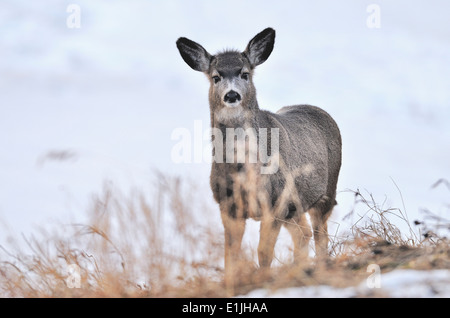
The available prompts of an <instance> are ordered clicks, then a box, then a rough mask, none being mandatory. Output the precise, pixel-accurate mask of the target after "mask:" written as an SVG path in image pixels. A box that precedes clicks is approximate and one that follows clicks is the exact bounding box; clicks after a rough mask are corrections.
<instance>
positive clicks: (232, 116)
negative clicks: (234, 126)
mask: <svg viewBox="0 0 450 318" xmlns="http://www.w3.org/2000/svg"><path fill="white" fill-rule="evenodd" d="M224 104H225V107H223V108H222V109H220V110H219V111H216V112H215V117H216V120H217V121H218V122H221V123H229V122H232V121H234V120H236V119H242V117H243V115H244V109H243V108H242V106H241V103H232V104H231V103H224Z"/></svg>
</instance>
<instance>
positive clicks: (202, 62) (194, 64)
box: [177, 38, 211, 72]
mask: <svg viewBox="0 0 450 318" xmlns="http://www.w3.org/2000/svg"><path fill="white" fill-rule="evenodd" d="M177 47H178V51H180V54H181V57H182V58H183V60H184V61H185V62H186V63H187V64H188V65H189V66H190V67H191V68H192V69H194V70H196V71H200V72H207V71H208V70H209V64H210V63H211V55H210V54H209V53H208V52H207V51H206V50H205V49H204V48H203V46H201V45H200V44H198V43H196V42H194V41H191V40H189V39H187V38H179V39H178V41H177Z"/></svg>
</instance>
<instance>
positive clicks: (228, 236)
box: [221, 211, 245, 295]
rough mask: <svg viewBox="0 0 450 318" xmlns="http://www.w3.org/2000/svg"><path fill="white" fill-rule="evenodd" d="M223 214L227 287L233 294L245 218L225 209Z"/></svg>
mask: <svg viewBox="0 0 450 318" xmlns="http://www.w3.org/2000/svg"><path fill="white" fill-rule="evenodd" d="M221 215H222V223H223V227H224V232H225V287H226V289H227V293H228V294H230V295H232V294H234V292H233V290H234V285H235V281H234V278H235V277H236V274H237V270H238V262H239V260H240V254H241V243H242V237H243V236H244V231H245V219H243V218H234V217H232V216H230V215H229V213H228V211H223V212H222V213H221Z"/></svg>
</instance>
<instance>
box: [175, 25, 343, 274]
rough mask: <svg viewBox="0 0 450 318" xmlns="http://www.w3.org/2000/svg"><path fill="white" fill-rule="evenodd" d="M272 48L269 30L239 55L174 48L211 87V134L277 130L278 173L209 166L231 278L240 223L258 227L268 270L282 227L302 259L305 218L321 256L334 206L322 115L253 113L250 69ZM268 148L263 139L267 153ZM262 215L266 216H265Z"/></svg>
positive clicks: (331, 155) (333, 137)
mask: <svg viewBox="0 0 450 318" xmlns="http://www.w3.org/2000/svg"><path fill="white" fill-rule="evenodd" d="M274 42H275V30H273V29H271V28H267V29H265V30H264V31H262V32H261V33H259V34H258V35H256V36H255V37H254V38H253V39H252V40H251V41H250V42H249V44H248V46H247V48H246V49H245V51H244V52H242V53H241V52H237V51H225V52H222V53H219V54H217V55H214V56H213V55H211V54H209V53H208V52H207V51H206V50H205V49H204V48H203V47H202V46H201V45H199V44H197V43H195V42H193V41H191V40H188V39H186V38H180V39H178V41H177V47H178V49H179V51H180V53H181V56H182V57H183V59H184V60H185V62H186V63H187V64H188V65H189V66H191V68H193V69H194V70H197V71H201V72H204V73H205V74H206V75H207V77H208V78H209V80H210V84H211V85H210V90H209V102H210V112H211V127H213V128H215V129H219V130H221V131H222V132H223V136H224V138H225V135H226V134H225V133H226V128H244V129H245V128H248V127H252V128H255V131H256V132H258V131H259V128H267V129H268V131H270V128H278V129H279V158H280V167H279V169H278V170H277V171H276V172H275V173H273V174H267V175H262V174H260V173H258V172H259V170H258V169H257V168H258V167H259V166H261V163H256V164H255V163H253V164H250V163H245V164H240V163H225V162H224V163H218V162H215V161H213V163H212V170H211V180H210V181H211V188H212V191H213V195H214V198H215V200H216V201H217V202H218V203H219V206H220V209H221V215H222V220H223V224H224V228H225V269H226V273H228V274H229V275H231V276H232V274H233V262H234V261H235V258H236V255H238V254H239V253H238V252H239V250H240V245H241V240H242V235H243V233H244V229H245V219H246V218H248V217H253V218H256V219H259V220H261V233H260V235H261V236H260V243H259V247H258V256H259V263H260V266H261V267H268V266H270V263H271V262H272V258H273V247H274V245H275V242H276V238H277V236H278V233H279V230H280V226H281V225H282V224H284V225H285V226H286V227H287V228H288V230H289V231H290V233H291V235H292V237H293V240H294V245H295V249H294V257H295V260H296V261H298V260H300V259H301V258H303V257H305V255H307V246H308V244H307V243H308V241H309V238H310V237H311V230H310V227H309V225H308V223H307V220H306V219H305V212H309V214H310V215H311V221H312V225H313V233H314V239H315V243H316V254H318V253H326V250H327V243H328V234H327V226H326V223H327V219H328V217H329V215H330V214H331V211H332V209H333V206H334V205H335V204H336V200H335V198H336V184H337V181H338V175H339V170H340V166H341V147H342V145H341V136H340V132H339V129H338V126H337V125H336V123H335V121H334V120H333V119H332V118H331V116H330V115H329V114H328V113H326V112H325V111H324V110H322V109H320V108H318V107H315V106H310V105H297V106H288V107H283V108H282V109H280V110H279V111H278V112H276V113H272V112H269V111H264V110H260V108H259V106H258V102H257V99H256V89H255V87H254V84H253V80H252V79H253V72H254V68H255V67H256V66H257V65H259V64H261V63H263V62H264V61H265V60H266V59H267V58H268V57H269V55H270V53H271V52H272V49H273V45H274ZM257 138H259V135H257ZM214 141H215V140H213V145H214ZM270 141H271V139H270V135H269V139H268V141H267V145H268V146H270ZM223 145H225V142H223ZM276 150H277V149H271V151H272V152H275V151H276ZM224 153H225V152H224ZM267 209H268V210H270V211H271V213H266V212H265V210H267ZM230 279H231V278H230Z"/></svg>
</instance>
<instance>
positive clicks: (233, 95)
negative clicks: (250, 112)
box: [223, 91, 241, 103]
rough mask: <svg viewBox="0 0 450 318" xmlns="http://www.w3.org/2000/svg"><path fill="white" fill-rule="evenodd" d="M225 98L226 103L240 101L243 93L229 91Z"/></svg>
mask: <svg viewBox="0 0 450 318" xmlns="http://www.w3.org/2000/svg"><path fill="white" fill-rule="evenodd" d="M223 100H224V101H225V102H226V103H235V102H236V101H240V100H241V95H239V93H238V92H235V91H229V92H228V93H226V95H225V97H224V98H223Z"/></svg>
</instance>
